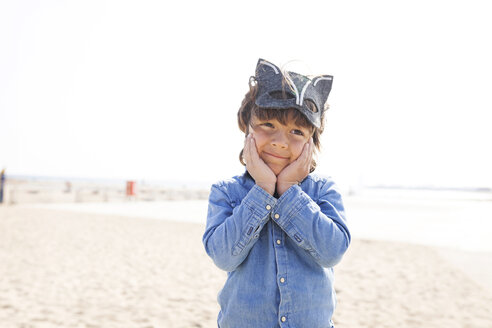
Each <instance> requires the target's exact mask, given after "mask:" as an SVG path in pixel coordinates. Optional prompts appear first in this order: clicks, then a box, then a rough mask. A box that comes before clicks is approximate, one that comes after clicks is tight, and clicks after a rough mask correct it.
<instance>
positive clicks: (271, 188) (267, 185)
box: [256, 182, 275, 196]
mask: <svg viewBox="0 0 492 328" xmlns="http://www.w3.org/2000/svg"><path fill="white" fill-rule="evenodd" d="M256 184H257V185H258V186H259V187H261V188H262V189H263V190H265V191H266V192H267V193H269V194H270V195H272V196H273V194H274V193H275V183H274V182H273V183H271V182H257V183H256Z"/></svg>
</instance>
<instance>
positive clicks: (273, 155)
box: [263, 151, 289, 159]
mask: <svg viewBox="0 0 492 328" xmlns="http://www.w3.org/2000/svg"><path fill="white" fill-rule="evenodd" d="M263 153H264V154H267V155H269V156H272V157H275V158H280V159H289V157H284V156H280V155H276V154H272V153H268V152H266V151H264V152H263Z"/></svg>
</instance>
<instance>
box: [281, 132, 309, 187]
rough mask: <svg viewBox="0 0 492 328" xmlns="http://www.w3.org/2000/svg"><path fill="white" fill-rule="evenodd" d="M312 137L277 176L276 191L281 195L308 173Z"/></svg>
mask: <svg viewBox="0 0 492 328" xmlns="http://www.w3.org/2000/svg"><path fill="white" fill-rule="evenodd" d="M313 149H314V144H313V138H311V139H309V142H307V143H306V144H305V145H304V149H303V150H302V153H301V155H300V156H299V157H298V158H297V159H296V160H295V161H293V162H292V163H290V164H289V165H287V166H286V167H285V168H284V169H283V170H282V171H281V172H280V173H279V175H278V177H277V193H278V195H279V196H281V195H282V194H283V193H284V192H285V191H286V190H287V189H289V188H290V186H292V185H295V184H298V183H299V182H301V181H302V180H304V178H305V177H307V175H308V174H309V169H310V168H311V160H312V158H313Z"/></svg>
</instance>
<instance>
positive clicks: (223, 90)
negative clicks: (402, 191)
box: [0, 0, 492, 188]
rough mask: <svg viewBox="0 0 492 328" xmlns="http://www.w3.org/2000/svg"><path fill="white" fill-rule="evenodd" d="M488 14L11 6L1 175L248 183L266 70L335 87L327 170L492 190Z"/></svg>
mask: <svg viewBox="0 0 492 328" xmlns="http://www.w3.org/2000/svg"><path fill="white" fill-rule="evenodd" d="M489 16H490V15H489V11H488V5H487V1H485V0H484V1H479V0H468V1H453V0H451V1H433V0H427V1H423V0H416V1H382V0H376V1H362V0H354V1H351V0H347V1H303V2H300V1H257V0H251V1H242V2H232V1H213V0H212V1H181V2H167V1H113V0H98V1H91V0H89V1H62V0H60V1H54V0H45V1H34V0H32V1H27V0H20V1H6V0H0V168H6V172H7V174H13V175H14V174H15V175H34V176H52V177H53V176H55V177H79V178H105V179H136V180H175V181H185V182H191V181H194V182H202V183H210V182H214V181H217V180H219V179H223V178H227V177H230V176H232V175H236V174H241V173H242V172H243V171H244V168H243V167H242V166H241V164H240V163H239V161H238V154H239V151H240V150H241V147H242V143H243V139H244V135H242V133H241V132H240V131H239V129H238V127H237V120H236V114H237V110H238V108H239V105H240V103H241V100H242V98H243V96H244V94H245V93H246V92H247V90H248V80H249V77H250V76H251V75H254V69H255V67H256V63H257V61H258V58H264V59H266V60H269V61H271V62H273V63H275V64H276V65H278V66H281V67H283V68H285V69H287V70H290V71H296V72H299V73H302V74H313V75H316V74H329V75H333V76H334V82H333V89H332V92H331V94H330V97H329V99H328V102H329V104H330V109H329V111H328V113H327V115H326V117H327V121H326V128H325V132H324V133H323V136H322V144H323V149H322V152H321V154H320V155H319V160H318V162H319V167H318V169H317V172H318V173H320V174H323V175H331V176H332V177H333V178H334V179H335V181H337V182H338V183H339V184H341V185H342V186H343V187H345V188H352V187H353V188H357V187H359V186H364V185H405V186H423V185H425V186H441V187H488V188H492V173H491V168H492V152H491V151H490V148H491V147H490V144H491V141H492V129H491V128H490V122H491V119H490V118H491V117H492V115H491V114H490V112H491V110H492V100H491V97H490V92H491V91H490V90H492V82H491V81H490V76H492V61H491V60H490V58H492V43H491V42H490V32H489V31H491V30H492V21H491V20H490V17H489Z"/></svg>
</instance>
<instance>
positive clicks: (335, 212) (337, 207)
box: [273, 182, 350, 268]
mask: <svg viewBox="0 0 492 328" xmlns="http://www.w3.org/2000/svg"><path fill="white" fill-rule="evenodd" d="M274 211H275V212H274V213H275V214H274V215H273V217H274V218H275V222H276V223H277V224H278V225H279V226H280V227H281V228H282V230H284V232H285V233H286V234H287V235H288V236H289V237H290V238H291V239H292V240H293V241H294V243H295V244H296V245H298V246H299V247H301V248H303V249H305V250H306V251H307V252H309V254H311V255H312V256H313V257H314V259H315V260H316V262H317V263H318V264H319V265H321V266H323V267H327V268H328V267H333V266H335V265H336V264H337V263H338V262H340V260H341V259H342V256H343V254H344V253H345V251H346V250H347V248H348V246H349V244H350V232H349V230H348V228H347V221H346V218H345V210H344V207H343V204H342V198H341V195H340V194H339V193H338V192H337V191H336V190H335V189H334V188H333V183H331V182H327V183H325V184H324V185H323V186H322V187H321V190H320V194H319V199H318V201H317V202H315V201H313V200H312V199H311V197H309V195H308V194H306V193H305V192H304V191H302V189H301V188H300V187H299V186H298V185H294V186H292V187H290V188H289V189H288V190H287V191H286V192H285V193H284V194H283V195H282V196H281V197H280V198H279V199H278V201H277V204H276V206H275V208H274Z"/></svg>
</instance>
